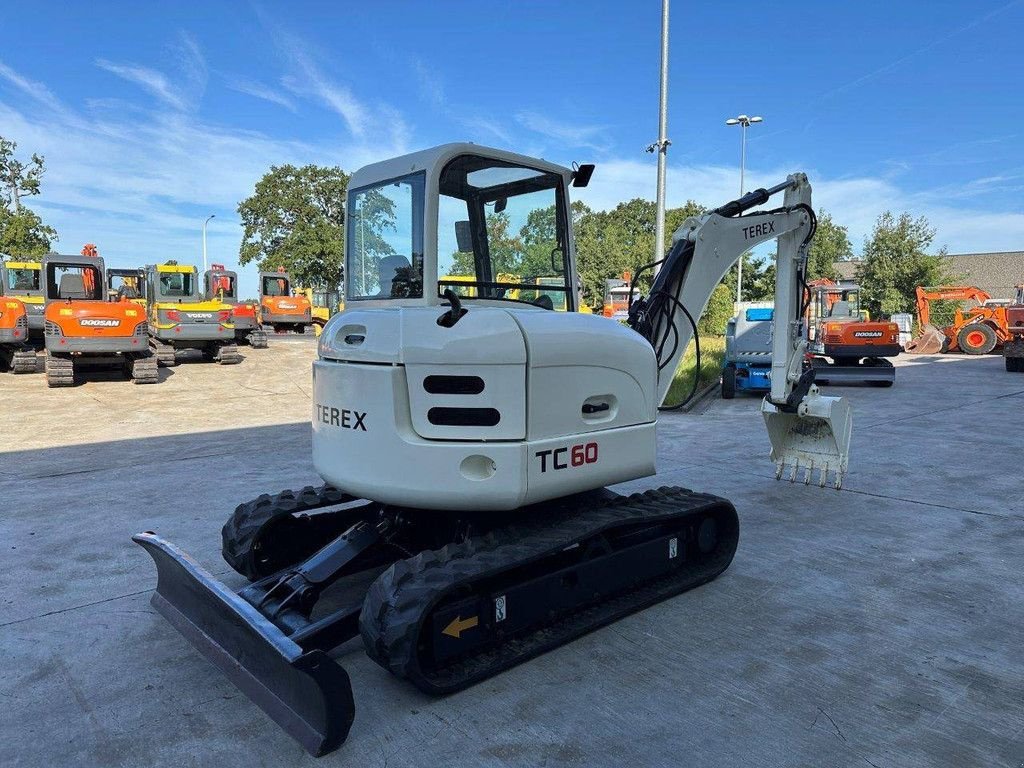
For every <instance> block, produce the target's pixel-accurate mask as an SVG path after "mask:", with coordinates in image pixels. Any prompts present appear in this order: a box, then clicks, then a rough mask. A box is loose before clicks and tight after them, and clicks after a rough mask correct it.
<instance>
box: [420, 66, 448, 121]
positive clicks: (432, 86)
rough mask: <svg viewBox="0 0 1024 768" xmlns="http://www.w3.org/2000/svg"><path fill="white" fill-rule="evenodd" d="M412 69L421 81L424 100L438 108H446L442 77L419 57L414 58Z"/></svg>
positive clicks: (421, 92)
mask: <svg viewBox="0 0 1024 768" xmlns="http://www.w3.org/2000/svg"><path fill="white" fill-rule="evenodd" d="M412 69H413V73H414V74H415V75H416V80H417V82H418V83H419V86H420V94H421V95H422V97H423V100H424V101H426V102H427V103H428V104H429V105H430V106H431V107H433V108H434V109H436V110H441V109H444V107H445V103H446V100H445V94H444V84H443V83H442V82H441V78H440V77H438V76H437V73H436V72H434V70H433V69H431V68H430V67H428V66H427V65H426V64H424V63H423V61H422V60H421V59H419V58H414V59H413V60H412Z"/></svg>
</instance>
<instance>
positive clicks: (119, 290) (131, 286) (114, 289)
mask: <svg viewBox="0 0 1024 768" xmlns="http://www.w3.org/2000/svg"><path fill="white" fill-rule="evenodd" d="M107 292H108V294H109V295H111V296H115V297H122V296H123V297H124V298H126V299H128V300H130V301H134V302H135V303H136V304H139V305H140V306H142V307H145V306H146V278H145V273H144V271H143V270H141V269H115V268H111V269H108V270H107Z"/></svg>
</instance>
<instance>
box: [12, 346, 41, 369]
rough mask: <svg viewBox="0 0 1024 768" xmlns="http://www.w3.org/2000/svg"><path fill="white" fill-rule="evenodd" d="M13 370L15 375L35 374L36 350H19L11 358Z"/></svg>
mask: <svg viewBox="0 0 1024 768" xmlns="http://www.w3.org/2000/svg"><path fill="white" fill-rule="evenodd" d="M11 370H12V371H14V372H15V373H35V372H36V370H37V368H36V352H35V350H34V349H18V350H15V352H14V354H13V355H12V356H11Z"/></svg>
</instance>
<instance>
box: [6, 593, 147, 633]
mask: <svg viewBox="0 0 1024 768" xmlns="http://www.w3.org/2000/svg"><path fill="white" fill-rule="evenodd" d="M152 591H153V590H152V589H140V590H139V591H138V592H126V593H125V594H123V595H114V596H113V597H105V598H103V599H102V600H92V601H90V602H88V603H81V604H79V605H71V606H68V607H67V608H58V609H57V610H55V611H46V612H44V613H38V614H36V615H35V616H25V617H22V618H20V619H12V620H11V621H5V622H4V623H2V624H0V629H3V628H4V627H10V626H13V625H15V624H24V623H25V622H26V621H35V620H36V619H45V618H46V617H47V616H60V615H61V614H62V613H69V612H71V611H77V610H78V609H80V608H91V607H92V606H94V605H102V604H103V603H110V602H113V601H114V600H121V599H123V598H126V597H135V596H136V595H144V594H146V593H147V592H152Z"/></svg>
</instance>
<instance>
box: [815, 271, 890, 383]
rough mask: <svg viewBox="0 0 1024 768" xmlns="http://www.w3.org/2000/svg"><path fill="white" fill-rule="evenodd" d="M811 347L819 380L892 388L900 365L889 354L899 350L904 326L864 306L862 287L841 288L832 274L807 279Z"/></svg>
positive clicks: (816, 376)
mask: <svg viewBox="0 0 1024 768" xmlns="http://www.w3.org/2000/svg"><path fill="white" fill-rule="evenodd" d="M808 291H809V292H810V295H809V296H808V306H807V314H808V322H807V323H806V327H807V329H808V334H809V335H810V338H809V339H808V346H807V350H808V353H809V355H808V356H809V358H810V360H809V362H810V365H811V366H812V367H813V368H814V381H815V382H816V383H818V384H838V385H842V384H853V383H860V382H865V383H867V384H870V385H872V386H876V387H891V386H892V385H893V382H894V381H896V369H895V368H894V367H893V364H892V363H891V362H889V360H888V359H887V358H890V357H896V356H897V355H898V354H899V353H900V349H901V348H900V329H899V326H898V325H896V323H893V322H890V321H888V320H872V319H871V318H870V317H869V316H868V314H867V312H866V311H865V310H861V308H860V288H859V287H858V286H846V287H841V286H839V285H836V284H835V283H834V282H833V281H831V280H829V279H828V278H821V279H819V280H813V281H811V282H810V283H809V284H808Z"/></svg>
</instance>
